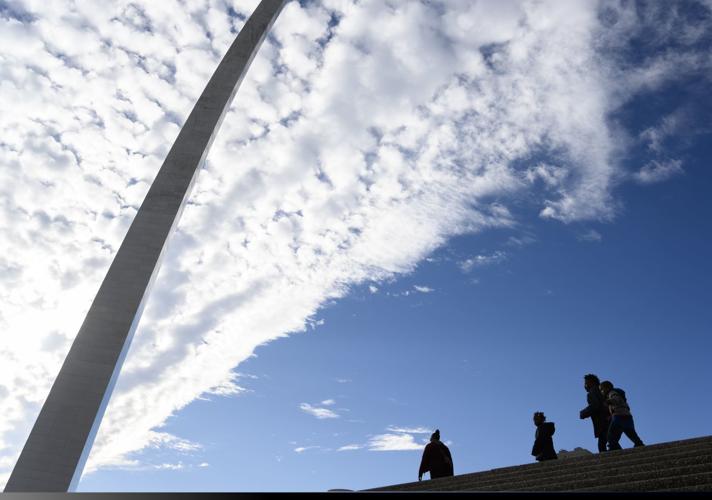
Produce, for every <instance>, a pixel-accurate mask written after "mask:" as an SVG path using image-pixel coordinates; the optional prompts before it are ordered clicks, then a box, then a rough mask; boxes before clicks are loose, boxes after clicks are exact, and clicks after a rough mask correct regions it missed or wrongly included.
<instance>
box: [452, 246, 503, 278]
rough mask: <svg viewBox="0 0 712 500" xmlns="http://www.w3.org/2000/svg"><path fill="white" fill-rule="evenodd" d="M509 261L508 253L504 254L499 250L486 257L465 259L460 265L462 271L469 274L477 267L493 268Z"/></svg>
mask: <svg viewBox="0 0 712 500" xmlns="http://www.w3.org/2000/svg"><path fill="white" fill-rule="evenodd" d="M506 259H507V253H506V252H503V251H501V250H497V251H496V252H494V253H492V254H489V255H486V254H483V255H475V256H474V257H470V258H469V259H465V260H463V261H462V262H460V263H459V265H460V269H462V270H463V271H464V272H466V273H468V272H470V271H472V270H473V269H474V268H477V267H486V266H491V265H493V264H499V263H500V262H503V261H505V260H506Z"/></svg>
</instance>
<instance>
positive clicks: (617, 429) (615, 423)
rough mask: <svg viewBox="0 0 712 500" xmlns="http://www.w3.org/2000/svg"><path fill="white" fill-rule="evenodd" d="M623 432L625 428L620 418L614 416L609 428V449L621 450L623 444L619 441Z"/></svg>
mask: <svg viewBox="0 0 712 500" xmlns="http://www.w3.org/2000/svg"><path fill="white" fill-rule="evenodd" d="M621 434H623V428H622V427H621V425H620V422H619V420H618V419H617V418H616V417H615V416H614V417H613V418H611V425H610V427H609V428H608V449H609V450H620V449H621V445H620V444H619V443H618V441H620V439H621Z"/></svg>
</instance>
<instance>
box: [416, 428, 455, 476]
mask: <svg viewBox="0 0 712 500" xmlns="http://www.w3.org/2000/svg"><path fill="white" fill-rule="evenodd" d="M426 472H430V479H435V478H438V477H448V476H452V475H453V474H454V470H453V465H452V455H451V454H450V450H449V449H448V447H447V446H445V444H444V443H443V442H442V441H440V429H435V432H433V434H432V436H430V442H429V443H428V444H427V445H425V449H424V450H423V458H422V459H421V461H420V469H419V470H418V481H422V479H423V474H425V473H426Z"/></svg>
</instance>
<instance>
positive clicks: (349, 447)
mask: <svg viewBox="0 0 712 500" xmlns="http://www.w3.org/2000/svg"><path fill="white" fill-rule="evenodd" d="M360 449H363V445H362V444H347V445H346V446H342V447H341V448H338V449H337V450H336V451H353V450H360Z"/></svg>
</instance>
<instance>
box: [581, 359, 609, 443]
mask: <svg viewBox="0 0 712 500" xmlns="http://www.w3.org/2000/svg"><path fill="white" fill-rule="evenodd" d="M600 383H601V381H600V380H599V379H598V377H597V376H595V375H593V374H592V373H589V374H588V375H585V376H584V377H583V386H584V388H585V389H586V392H587V393H588V394H587V395H586V401H587V402H588V406H587V407H586V408H584V409H583V410H581V412H580V414H579V417H580V418H581V419H582V420H583V419H585V418H590V419H591V422H593V435H594V436H595V437H596V438H598V451H599V452H601V451H606V441H607V440H608V419H609V412H608V408H607V407H606V404H605V401H604V397H603V394H602V393H601V390H600V389H599V387H598V386H599V385H600Z"/></svg>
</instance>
